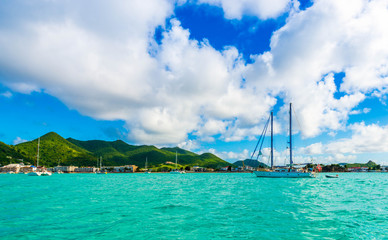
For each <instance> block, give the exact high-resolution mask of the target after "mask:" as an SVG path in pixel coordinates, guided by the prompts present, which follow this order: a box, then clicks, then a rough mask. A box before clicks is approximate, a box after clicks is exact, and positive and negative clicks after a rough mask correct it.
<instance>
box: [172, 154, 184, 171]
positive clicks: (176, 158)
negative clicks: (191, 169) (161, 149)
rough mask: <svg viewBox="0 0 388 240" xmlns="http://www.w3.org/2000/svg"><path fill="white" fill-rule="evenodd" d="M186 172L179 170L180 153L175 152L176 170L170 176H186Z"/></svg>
mask: <svg viewBox="0 0 388 240" xmlns="http://www.w3.org/2000/svg"><path fill="white" fill-rule="evenodd" d="M185 173H186V171H184V170H179V169H178V153H177V152H175V169H173V170H171V172H170V174H185Z"/></svg>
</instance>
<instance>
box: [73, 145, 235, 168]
mask: <svg viewBox="0 0 388 240" xmlns="http://www.w3.org/2000/svg"><path fill="white" fill-rule="evenodd" d="M67 140H68V141H69V142H71V143H73V144H74V145H77V146H78V147H81V148H84V149H86V150H87V151H89V152H91V153H92V154H93V155H94V156H96V157H98V156H101V157H102V158H103V165H105V166H114V165H126V164H133V165H136V166H139V167H141V168H143V167H144V166H145V160H146V158H147V159H148V167H149V168H158V167H161V166H162V165H163V166H164V164H165V163H166V162H175V153H178V154H177V155H178V163H179V164H180V165H182V166H191V167H192V166H196V165H198V166H202V167H210V168H218V167H223V166H228V165H230V163H228V162H225V161H224V160H222V159H220V158H218V157H217V156H215V155H213V154H210V153H205V154H202V155H198V154H196V153H193V152H190V151H187V150H184V149H181V148H178V147H175V148H161V149H158V148H156V147H155V146H147V145H142V146H133V145H129V144H127V143H125V142H123V141H121V140H117V141H113V142H110V141H101V140H90V141H79V140H76V139H72V138H69V139H67ZM173 167H174V166H173V165H171V168H173Z"/></svg>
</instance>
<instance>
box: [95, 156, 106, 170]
mask: <svg viewBox="0 0 388 240" xmlns="http://www.w3.org/2000/svg"><path fill="white" fill-rule="evenodd" d="M97 165H98V158H97ZM96 173H97V174H108V172H107V171H106V170H105V171H102V157H101V156H100V170H99V171H97V172H96Z"/></svg>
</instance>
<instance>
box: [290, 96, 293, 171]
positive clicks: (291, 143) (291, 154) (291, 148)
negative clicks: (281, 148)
mask: <svg viewBox="0 0 388 240" xmlns="http://www.w3.org/2000/svg"><path fill="white" fill-rule="evenodd" d="M291 112H292V103H290V168H291V167H292V163H293V162H292V114H291Z"/></svg>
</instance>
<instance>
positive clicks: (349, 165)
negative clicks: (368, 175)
mask: <svg viewBox="0 0 388 240" xmlns="http://www.w3.org/2000/svg"><path fill="white" fill-rule="evenodd" d="M376 166H377V164H376V163H375V162H373V161H371V160H369V161H368V162H367V163H349V164H346V167H347V168H350V167H369V168H373V167H376Z"/></svg>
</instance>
